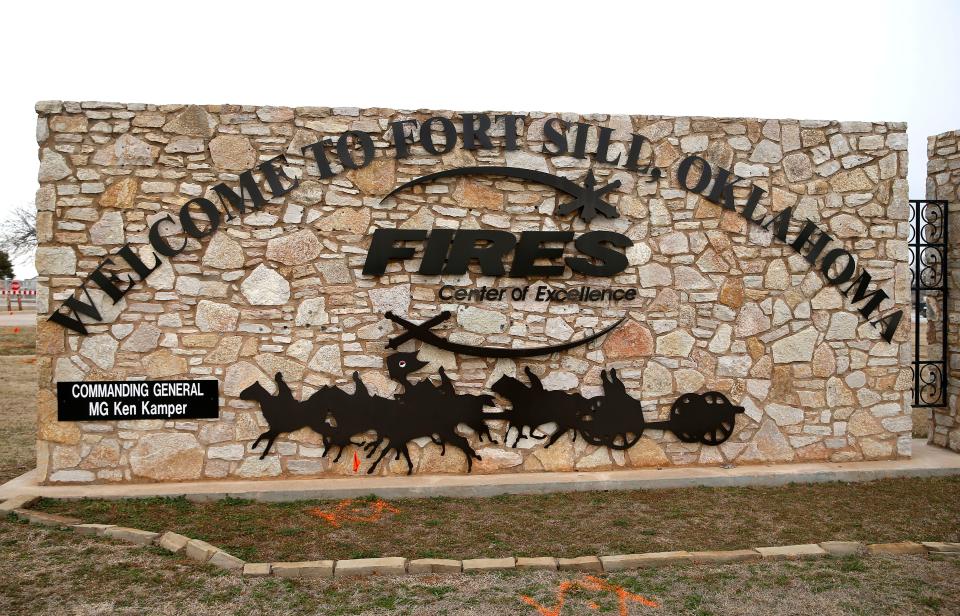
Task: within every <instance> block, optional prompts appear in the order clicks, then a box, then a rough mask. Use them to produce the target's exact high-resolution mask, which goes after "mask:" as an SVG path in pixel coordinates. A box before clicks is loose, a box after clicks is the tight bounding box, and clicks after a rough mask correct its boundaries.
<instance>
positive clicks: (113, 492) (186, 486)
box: [0, 439, 960, 501]
mask: <svg viewBox="0 0 960 616" xmlns="http://www.w3.org/2000/svg"><path fill="white" fill-rule="evenodd" d="M35 474H36V473H35V471H30V472H27V473H24V474H23V475H21V476H20V477H17V478H16V479H13V480H12V481H9V482H7V483H5V484H3V485H2V486H0V501H2V500H7V499H11V498H15V497H18V496H43V497H47V498H68V499H69V498H106V499H119V498H147V497H151V496H185V497H187V498H188V499H190V500H195V501H212V500H219V499H222V498H225V497H227V496H231V497H235V498H250V499H255V500H262V501H292V500H301V499H340V498H355V497H361V496H366V495H368V494H375V495H377V496H379V497H381V498H413V497H429V496H457V497H466V496H495V495H497V494H544V493H548V492H587V491H591V490H650V489H662V488H689V487H694V486H713V487H722V486H777V485H785V484H788V483H823V482H828V481H870V480H873V479H884V478H889V477H939V476H946V475H960V453H956V452H953V451H950V450H948V449H943V448H941V447H937V446H935V445H930V444H927V442H926V441H923V440H920V439H915V440H914V442H913V457H912V458H911V459H908V460H885V461H879V462H848V463H842V464H837V463H830V462H821V463H805V464H779V465H764V466H740V467H736V468H717V467H675V468H663V469H643V470H629V471H612V472H595V473H586V472H571V473H514V474H505V475H414V476H409V477H407V476H403V477H397V476H392V477H356V478H354V477H345V478H342V479H340V478H337V479H285V480H260V481H194V482H184V483H149V484H147V483H142V484H116V485H64V486H41V485H38V483H37V480H36V477H35Z"/></svg>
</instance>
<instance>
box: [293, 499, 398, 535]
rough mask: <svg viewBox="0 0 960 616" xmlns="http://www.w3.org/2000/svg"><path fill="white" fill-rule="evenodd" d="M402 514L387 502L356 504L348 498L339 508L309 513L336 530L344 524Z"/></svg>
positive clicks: (317, 509)
mask: <svg viewBox="0 0 960 616" xmlns="http://www.w3.org/2000/svg"><path fill="white" fill-rule="evenodd" d="M385 512H386V513H400V510H399V509H397V508H396V507H394V506H393V505H391V504H390V503H388V502H387V501H385V500H381V499H377V500H375V501H374V502H372V503H366V502H362V503H355V501H354V500H353V499H352V498H348V499H345V500H342V501H340V502H339V503H337V506H336V507H334V508H333V509H331V510H329V511H327V510H324V509H321V508H320V507H314V508H313V509H308V510H307V513H309V514H310V515H312V516H315V517H318V518H320V519H321V520H326V521H327V522H329V523H330V525H331V526H333V527H334V528H340V526H341V525H342V524H343V523H344V522H377V521H379V520H380V519H381V518H382V517H383V515H384V513H385Z"/></svg>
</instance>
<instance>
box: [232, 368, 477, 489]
mask: <svg viewBox="0 0 960 616" xmlns="http://www.w3.org/2000/svg"><path fill="white" fill-rule="evenodd" d="M426 365H427V364H426V363H425V362H423V361H421V360H420V359H418V358H417V354H416V353H394V354H392V355H390V356H389V357H387V371H388V372H389V374H390V377H391V378H393V379H394V380H395V381H397V382H398V383H399V384H400V385H401V387H402V388H403V391H402V392H400V393H399V394H397V395H396V396H395V397H394V398H383V397H380V396H376V395H371V394H370V392H369V391H368V389H367V387H366V385H365V384H364V383H363V381H362V380H361V379H360V375H359V373H357V372H354V373H353V381H354V383H355V384H356V389H355V391H354V393H352V394H350V393H347V392H346V391H344V390H342V389H340V388H339V387H333V386H329V385H326V386H324V387H321V388H320V389H319V390H317V391H316V392H314V393H313V394H312V395H311V396H310V397H309V398H308V399H306V400H304V401H298V400H296V399H295V398H294V397H293V395H292V392H291V391H290V388H289V387H288V386H287V384H286V382H285V381H284V379H283V375H282V374H280V373H279V372H278V373H277V374H276V377H275V378H276V381H277V394H276V395H271V394H270V392H268V391H267V389H266V388H265V387H263V385H261V384H260V383H259V382H255V383H253V384H252V385H250V386H249V387H247V388H246V389H244V390H243V391H242V392H240V398H241V399H244V400H252V401H256V402H258V403H259V404H260V410H261V412H262V413H263V416H264V418H265V419H266V420H267V425H268V426H269V429H268V430H267V431H266V432H264V433H263V434H261V435H260V436H258V437H257V440H256V441H254V443H253V445H252V448H253V449H256V448H257V446H258V445H259V444H260V441H262V440H264V439H266V446H265V447H264V450H263V452H262V453H261V454H260V459H261V460H262V459H263V458H265V457H266V456H267V454H268V453H269V452H270V448H271V447H272V446H273V442H274V441H275V440H276V438H277V436H279V435H280V434H283V433H287V432H293V431H296V430H300V429H301V428H310V429H311V430H313V431H314V432H316V433H318V434H319V435H320V436H321V438H322V439H323V445H324V452H323V454H322V455H323V456H324V457H325V456H327V454H328V453H329V452H331V451H333V450H334V449H336V450H337V455H336V457H335V458H334V460H333V461H334V462H338V461H339V460H340V456H341V455H342V454H343V450H344V449H346V448H347V447H350V446H355V447H358V448H362V450H363V451H364V452H365V453H366V457H367V459H370V458H372V457H373V456H374V455H376V454H377V452H378V451H379V456H378V457H377V458H376V459H375V460H374V462H373V464H372V465H371V466H370V468H369V469H368V470H367V473H373V472H374V471H375V470H376V468H377V466H378V465H379V464H380V462H381V461H382V460H383V459H384V458H386V457H387V456H388V455H389V454H390V452H394V453H395V458H394V459H396V460H399V459H400V457H401V456H403V458H404V459H405V460H406V462H407V474H410V473H412V472H413V462H412V460H411V459H410V452H409V449H408V444H409V443H410V442H411V441H414V440H417V439H420V438H429V439H430V440H431V441H433V442H434V443H436V444H437V445H440V446H441V452H440V453H441V455H445V454H446V448H447V445H450V446H453V447H455V448H457V449H459V450H460V451H462V452H463V453H464V455H465V456H466V458H467V470H468V471H470V470H471V469H472V467H473V460H479V459H480V456H479V455H478V454H477V452H476V451H475V450H474V449H473V447H471V446H470V442H469V441H468V440H467V439H466V438H464V437H463V436H462V435H461V434H459V433H457V426H459V425H461V424H463V425H465V426H467V427H468V428H470V429H472V430H473V431H474V432H475V433H476V434H477V438H478V439H479V440H480V441H481V442H482V441H483V437H484V436H486V437H487V439H488V440H489V441H490V442H491V443H496V441H495V440H494V439H493V437H492V435H491V434H490V427H489V426H488V425H487V423H486V421H485V420H486V419H489V418H490V414H489V413H486V412H484V410H483V407H485V406H493V403H494V400H493V396H490V395H473V394H458V393H456V391H455V390H454V388H453V382H452V381H451V380H450V378H449V377H448V376H447V375H446V373H445V372H444V371H443V369H442V368H441V369H440V372H439V374H440V379H441V382H440V385H439V386H438V385H435V384H434V383H433V382H432V381H430V380H429V379H424V380H421V381H419V382H417V383H411V382H410V381H409V380H408V377H409V375H410V374H411V373H413V372H416V371H417V370H420V369H421V368H423V367H425V366H426ZM371 433H372V434H374V435H375V436H374V437H373V439H372V440H369V441H355V440H353V439H354V438H356V437H359V436H362V435H365V434H371Z"/></svg>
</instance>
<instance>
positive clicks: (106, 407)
mask: <svg viewBox="0 0 960 616" xmlns="http://www.w3.org/2000/svg"><path fill="white" fill-rule="evenodd" d="M217 384H218V381H217V380H215V379H208V380H202V381H201V380H185V381H75V382H63V383H57V419H58V420H60V421H117V420H132V419H216V418H218V417H219V416H220V404H219V399H218V393H217V389H218V385H217Z"/></svg>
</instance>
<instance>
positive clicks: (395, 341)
mask: <svg viewBox="0 0 960 616" xmlns="http://www.w3.org/2000/svg"><path fill="white" fill-rule="evenodd" d="M384 316H385V317H387V318H388V319H390V320H391V321H393V322H394V323H396V324H397V325H399V326H400V327H402V328H404V329H405V330H407V331H405V332H403V333H402V334H400V335H399V336H396V337H394V338H391V339H390V341H389V342H387V348H388V349H396V348H398V347H399V346H400V345H401V344H403V343H404V342H406V341H407V340H410V339H411V338H415V339H417V340H419V341H420V342H424V343H426V344H429V345H431V346H435V347H437V348H438V349H443V350H445V351H450V352H451V353H459V354H460V355H472V356H474V357H495V358H516V357H539V356H542V355H550V354H552V353H559V352H561V351H566V350H568V349H572V348H575V347H578V346H582V345H584V344H587V343H589V342H593V341H594V340H596V339H597V338H600V337H601V336H604V335H606V334H608V333H610V332H611V331H613V330H614V329H616V328H617V327H618V326H619V325H620V324H621V323H623V322H624V320H626V318H627V317H626V315H624V316H622V317H620V318H619V319H617V320H616V321H614V322H613V323H612V324H611V325H609V326H608V327H606V328H604V329H601V330H600V331H598V332H596V333H593V334H591V335H589V336H586V337H584V338H580V339H579V340H572V341H570V342H564V343H563V344H555V345H552V346H545V347H533V348H526V349H511V348H504V347H482V346H474V345H470V344H461V343H459V342H452V341H450V340H447V339H446V338H441V337H440V336H438V335H436V334H435V333H433V332H432V331H430V328H431V327H434V326H436V325H439V324H440V323H443V322H444V321H446V320H447V319H449V318H450V316H451V315H450V312H449V311H447V310H444V311H443V312H441V313H440V314H438V315H437V316H435V317H433V318H431V319H428V320H427V321H424V322H423V323H420V324H416V323H411V322H410V321H407V320H406V319H404V318H403V317H400V316H397V315H395V314H393V312H390V311H387V313H386V314H384Z"/></svg>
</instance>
